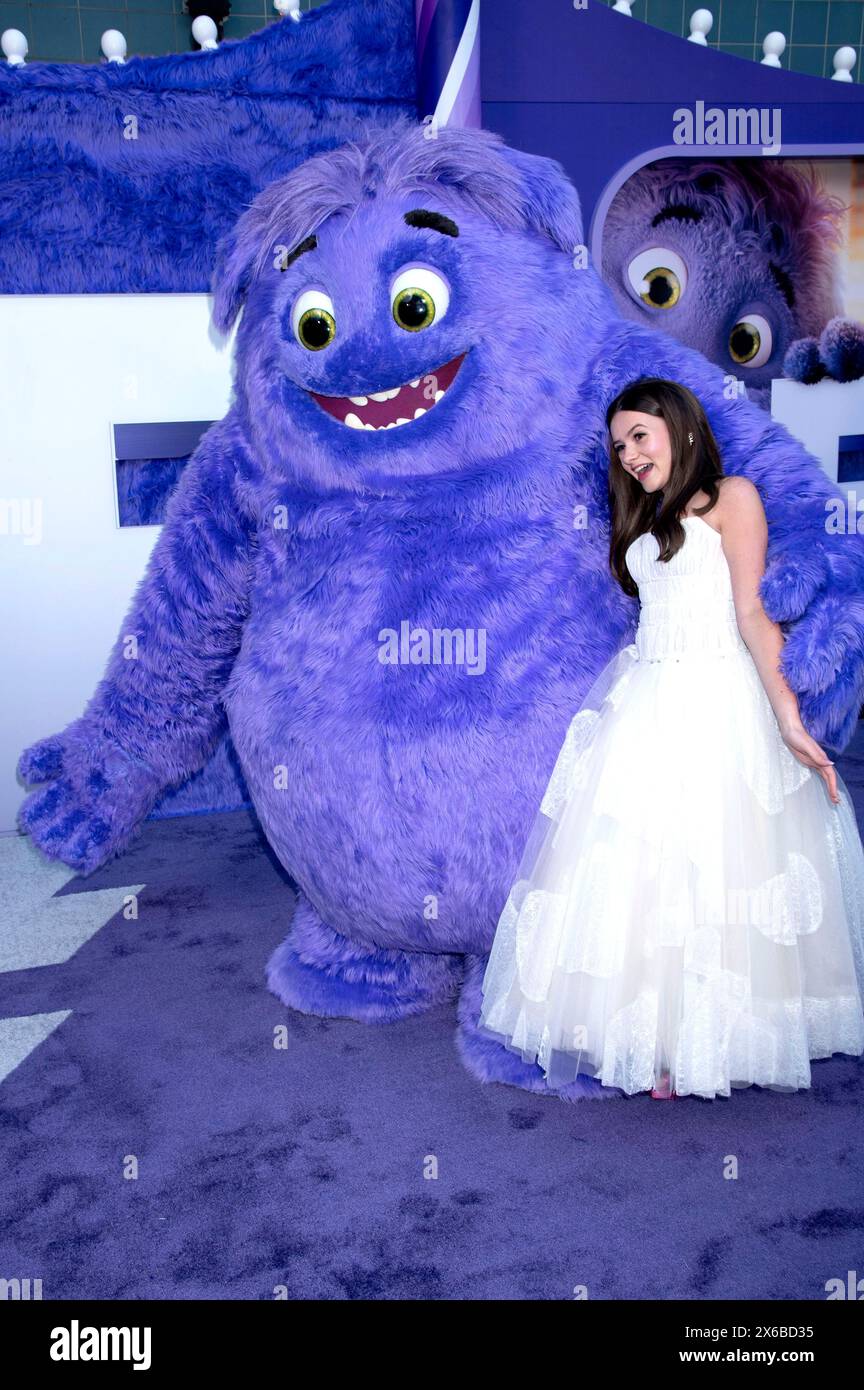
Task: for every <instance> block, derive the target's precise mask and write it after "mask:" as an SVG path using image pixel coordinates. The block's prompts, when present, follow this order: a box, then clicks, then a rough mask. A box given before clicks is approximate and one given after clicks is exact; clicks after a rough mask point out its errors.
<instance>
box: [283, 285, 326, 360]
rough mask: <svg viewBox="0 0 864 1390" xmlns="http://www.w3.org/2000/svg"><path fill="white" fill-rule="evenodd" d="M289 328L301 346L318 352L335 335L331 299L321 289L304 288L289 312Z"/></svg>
mask: <svg viewBox="0 0 864 1390" xmlns="http://www.w3.org/2000/svg"><path fill="white" fill-rule="evenodd" d="M291 328H292V330H293V333H294V337H295V338H296V339H297V341H298V343H299V344H300V346H301V347H305V348H308V349H309V351H310V352H320V351H321V349H322V348H325V347H327V346H328V344H329V343H332V341H333V339H334V338H335V337H336V313H335V310H334V308H333V300H332V299H331V298H330V296H329V294H325V293H324V291H323V290H304V291H303V293H302V294H301V295H300V297H299V298H298V299H297V301H296V303H295V305H294V308H293V310H292V312H291Z"/></svg>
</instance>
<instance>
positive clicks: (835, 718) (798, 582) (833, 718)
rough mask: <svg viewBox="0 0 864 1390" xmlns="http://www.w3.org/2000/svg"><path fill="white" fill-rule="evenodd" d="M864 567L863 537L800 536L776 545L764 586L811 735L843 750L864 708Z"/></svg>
mask: <svg viewBox="0 0 864 1390" xmlns="http://www.w3.org/2000/svg"><path fill="white" fill-rule="evenodd" d="M862 570H864V564H862V550H861V545H860V541H858V539H857V537H855V538H853V537H850V536H844V535H833V536H828V535H825V534H824V533H823V534H822V535H821V537H819V538H818V539H817V538H816V537H815V536H814V534H813V533H812V532H805V533H803V534H802V533H797V534H796V535H794V536H792V537H787V538H786V539H784V540H783V541H782V542H778V543H777V544H776V545H774V546H772V547H771V550H770V551H769V556H768V559H767V562H766V566H765V574H764V576H763V579H762V584H761V587H760V594H761V598H762V605H763V607H764V609H765V612H766V613H767V614H768V617H769V618H772V619H773V620H774V622H777V623H781V624H782V625H783V627H784V631H785V635H786V644H785V646H784V648H783V656H782V660H781V667H782V670H783V674H784V675H785V677H786V679H787V681H788V682H789V685H790V686H791V688H792V689H793V690H794V691H795V694H796V695H797V697H798V705H799V708H800V710H801V718H802V721H803V723H804V724H805V726H806V728H807V731H808V733H809V734H810V735H811V737H812V738H814V739H816V740H817V741H818V742H820V743H823V742H824V743H826V744H827V745H828V746H829V747H830V748H832V749H842V748H844V747H845V745H846V744H847V743H848V742H849V740H850V738H851V737H852V735H853V733H854V731H855V725H856V722H857V719H858V714H859V711H860V708H861V705H862V703H864V573H862V572H861V571H862Z"/></svg>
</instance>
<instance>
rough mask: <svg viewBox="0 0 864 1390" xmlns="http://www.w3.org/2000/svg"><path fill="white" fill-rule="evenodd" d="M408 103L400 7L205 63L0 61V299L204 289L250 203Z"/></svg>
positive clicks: (409, 36)
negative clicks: (222, 243)
mask: <svg viewBox="0 0 864 1390" xmlns="http://www.w3.org/2000/svg"><path fill="white" fill-rule="evenodd" d="M414 102H415V65H414V5H413V0H330V4H328V5H326V6H324V7H323V8H322V9H320V10H313V11H311V12H310V13H309V14H307V15H304V17H303V21H302V23H300V24H295V23H293V22H292V21H291V20H290V19H284V20H282V21H281V22H278V23H276V24H274V25H271V26H269V27H268V28H267V29H265V30H262V31H261V32H260V33H258V34H253V35H251V37H249V38H247V39H243V40H240V41H237V42H227V43H224V44H222V45H221V46H220V47H219V48H218V49H217V50H215V51H213V52H209V53H203V52H202V53H191V52H190V53H183V54H178V55H176V56H169V57H159V58H141V57H132V58H130V59H129V60H128V62H127V63H125V64H113V63H112V64H99V65H97V64H77V63H74V64H73V63H28V64H26V65H25V66H23V67H17V68H16V67H12V66H9V65H8V64H6V63H2V64H0V293H3V294H15V293H18V294H43V293H44V294H73V293H81V292H90V293H96V292H102V293H120V292H136V291H137V292H146V291H170V290H181V291H182V290H202V291H203V290H207V289H208V288H209V284H210V278H211V274H212V269H213V254H214V250H215V246H216V242H217V241H218V239H219V237H220V236H221V235H222V234H223V233H224V232H226V231H227V230H228V228H229V227H230V226H231V225H232V224H233V223H234V221H235V220H236V218H237V216H238V215H239V214H240V213H241V212H242V210H243V209H244V207H246V206H248V204H249V203H250V202H251V201H252V198H253V197H254V195H255V194H256V193H257V192H258V191H259V190H260V189H262V188H263V187H264V186H265V185H266V184H268V183H270V182H271V181H272V180H273V179H276V178H279V177H280V176H282V175H284V174H286V173H287V172H288V171H289V170H290V169H292V168H293V167H294V166H295V165H296V164H298V163H300V162H301V161H302V160H303V159H305V158H307V157H308V156H310V155H312V154H315V153H317V152H318V151H320V150H324V149H329V148H332V147H333V146H335V145H339V144H342V143H343V142H344V141H346V140H350V139H352V138H356V137H361V136H363V135H366V134H368V133H369V132H370V131H371V130H374V129H375V128H377V127H386V126H388V125H389V124H390V123H391V122H392V121H393V120H394V119H395V118H396V117H398V116H400V115H404V114H406V113H408V114H413V112H414Z"/></svg>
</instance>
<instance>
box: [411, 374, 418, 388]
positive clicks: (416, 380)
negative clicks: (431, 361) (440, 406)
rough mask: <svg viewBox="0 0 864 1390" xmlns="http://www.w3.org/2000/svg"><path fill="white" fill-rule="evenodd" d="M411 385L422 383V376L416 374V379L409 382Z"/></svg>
mask: <svg viewBox="0 0 864 1390" xmlns="http://www.w3.org/2000/svg"><path fill="white" fill-rule="evenodd" d="M409 385H410V386H419V385H420V378H419V376H415V378H414V380H413V381H411V382H409Z"/></svg>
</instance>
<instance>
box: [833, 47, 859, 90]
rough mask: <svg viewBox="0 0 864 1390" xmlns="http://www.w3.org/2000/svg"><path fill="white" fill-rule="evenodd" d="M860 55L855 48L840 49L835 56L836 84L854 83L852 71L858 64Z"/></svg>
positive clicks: (834, 77) (834, 78) (834, 76)
mask: <svg viewBox="0 0 864 1390" xmlns="http://www.w3.org/2000/svg"><path fill="white" fill-rule="evenodd" d="M857 59H858V55H857V53H856V52H855V49H854V48H848V47H847V48H838V49H837V52H836V53H835V54H834V74H833V78H832V81H834V82H852V81H853V77H852V69H853V68H854V66H855V63H856V62H857Z"/></svg>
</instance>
